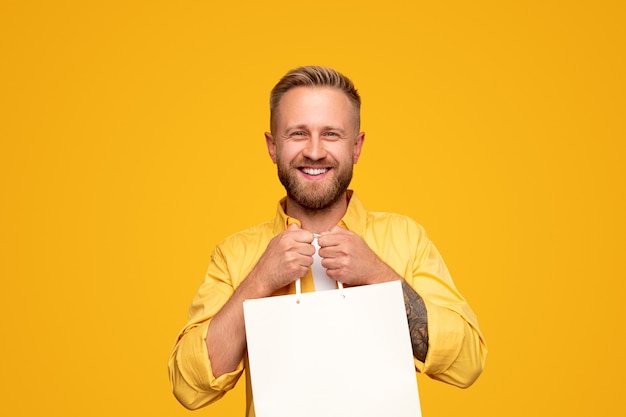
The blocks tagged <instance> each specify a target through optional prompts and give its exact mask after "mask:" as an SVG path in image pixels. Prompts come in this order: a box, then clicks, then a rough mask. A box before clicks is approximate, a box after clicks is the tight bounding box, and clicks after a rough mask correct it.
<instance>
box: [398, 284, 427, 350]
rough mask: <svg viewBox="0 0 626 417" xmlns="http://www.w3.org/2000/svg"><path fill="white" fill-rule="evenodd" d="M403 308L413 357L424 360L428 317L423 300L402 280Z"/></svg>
mask: <svg viewBox="0 0 626 417" xmlns="http://www.w3.org/2000/svg"><path fill="white" fill-rule="evenodd" d="M402 292H403V293H404V306H405V308H406V317H407V319H408V321H409V333H410V334H411V344H412V345H413V355H414V356H415V357H416V358H417V359H418V360H420V361H422V362H424V361H425V360H426V354H427V353H428V315H427V312H426V305H425V304H424V300H423V299H422V297H420V295H419V294H418V293H416V292H415V290H414V289H413V288H412V287H411V286H410V285H409V284H407V282H406V281H404V280H402Z"/></svg>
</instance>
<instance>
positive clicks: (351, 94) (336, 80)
mask: <svg viewBox="0 0 626 417" xmlns="http://www.w3.org/2000/svg"><path fill="white" fill-rule="evenodd" d="M294 87H333V88H338V89H339V90H341V91H343V92H344V93H345V94H346V96H347V97H348V99H349V100H350V102H351V103H352V105H353V106H354V111H355V114H356V122H357V128H358V126H359V125H360V122H361V97H360V96H359V93H358V91H357V90H356V88H355V87H354V83H353V82H352V81H351V80H350V79H349V78H348V77H346V76H345V75H343V74H341V73H340V72H339V71H336V70H334V69H332V68H328V67H320V66H315V65H309V66H303V67H298V68H294V69H292V70H290V71H289V72H288V73H287V74H285V75H284V76H283V78H281V79H280V81H279V82H278V83H277V84H276V85H275V86H274V88H273V89H272V92H271V93H270V127H271V129H272V131H273V130H274V127H275V126H274V122H275V115H276V112H277V111H278V104H279V103H280V100H281V99H282V98H283V96H284V95H285V93H286V92H287V91H289V90H291V89H292V88H294Z"/></svg>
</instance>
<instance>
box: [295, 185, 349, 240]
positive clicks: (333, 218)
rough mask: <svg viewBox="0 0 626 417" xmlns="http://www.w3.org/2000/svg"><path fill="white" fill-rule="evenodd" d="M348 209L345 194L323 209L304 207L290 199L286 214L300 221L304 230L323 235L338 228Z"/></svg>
mask: <svg viewBox="0 0 626 417" xmlns="http://www.w3.org/2000/svg"><path fill="white" fill-rule="evenodd" d="M347 209H348V195H347V193H344V194H343V195H342V196H341V197H340V198H339V199H338V200H337V201H336V202H335V203H333V204H332V205H330V206H328V207H325V208H323V209H317V210H315V209H309V208H306V207H302V206H301V205H299V204H298V203H296V202H295V201H293V200H292V199H290V198H289V197H287V201H286V205H285V213H287V214H288V215H289V216H290V217H293V218H296V219H298V220H300V223H301V224H302V228H303V229H305V230H308V231H310V232H312V233H322V232H326V231H328V230H330V229H332V228H333V227H334V226H336V225H337V224H338V223H339V221H340V220H341V218H342V217H343V215H344V214H346V210H347Z"/></svg>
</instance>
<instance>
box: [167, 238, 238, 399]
mask: <svg viewBox="0 0 626 417" xmlns="http://www.w3.org/2000/svg"><path fill="white" fill-rule="evenodd" d="M233 292H234V289H233V286H232V283H231V280H230V278H229V274H228V269H227V267H226V263H225V262H224V259H223V256H222V255H221V252H220V250H219V247H218V248H216V250H215V251H214V253H213V254H212V256H211V262H210V264H209V269H208V272H207V274H206V277H205V279H204V282H203V283H202V285H201V286H200V289H199V290H198V293H197V294H196V296H195V298H194V300H193V302H192V304H191V307H190V309H189V319H188V322H187V325H186V326H185V327H184V328H183V330H182V331H181V332H180V333H179V335H178V338H177V340H176V343H175V344H174V347H173V348H172V351H171V353H170V357H169V362H168V370H169V377H170V384H171V386H172V391H173V393H174V395H175V396H176V398H177V399H178V401H179V402H180V403H181V404H182V405H183V406H185V407H186V408H188V409H191V410H195V409H198V408H201V407H204V406H205V405H208V404H210V403H212V402H214V401H217V400H218V399H220V398H222V397H223V396H224V394H226V392H227V391H229V390H231V389H232V388H234V386H235V384H236V383H237V381H238V380H239V378H240V377H241V375H242V373H243V370H244V364H243V360H242V361H241V362H240V363H239V365H238V366H237V368H236V369H235V370H234V371H232V372H229V373H226V374H224V375H221V376H220V377H219V378H215V376H214V375H213V371H212V368H211V361H210V360H209V354H208V351H207V347H206V342H205V339H206V335H207V331H208V328H209V326H210V324H211V319H212V318H213V316H215V314H217V312H218V311H219V310H220V309H221V308H222V306H223V305H224V304H226V302H227V301H228V299H229V298H230V296H231V295H232V294H233Z"/></svg>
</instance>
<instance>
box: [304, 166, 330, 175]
mask: <svg viewBox="0 0 626 417" xmlns="http://www.w3.org/2000/svg"><path fill="white" fill-rule="evenodd" d="M300 171H302V172H304V173H305V174H307V175H311V176H314V177H315V176H318V175H322V174H325V173H327V172H328V171H330V168H300Z"/></svg>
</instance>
